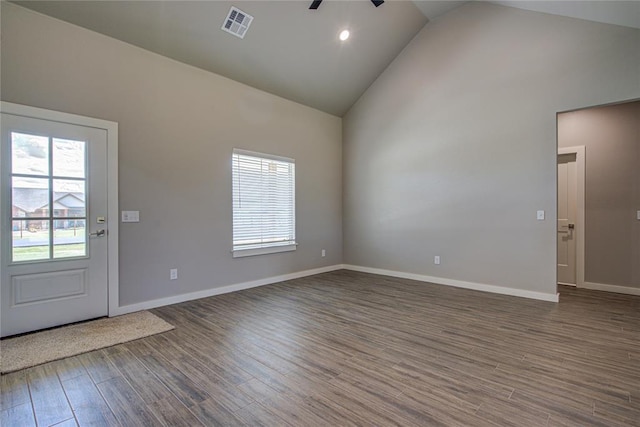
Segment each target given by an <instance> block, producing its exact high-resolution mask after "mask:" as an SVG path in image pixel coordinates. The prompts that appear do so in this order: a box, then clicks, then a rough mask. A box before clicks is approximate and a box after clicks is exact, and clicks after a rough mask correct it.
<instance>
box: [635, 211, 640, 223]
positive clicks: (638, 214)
mask: <svg viewBox="0 0 640 427" xmlns="http://www.w3.org/2000/svg"><path fill="white" fill-rule="evenodd" d="M636 219H637V220H638V221H640V211H638V212H636Z"/></svg>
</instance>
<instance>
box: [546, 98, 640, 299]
mask: <svg viewBox="0 0 640 427" xmlns="http://www.w3.org/2000/svg"><path fill="white" fill-rule="evenodd" d="M557 126H558V180H557V184H558V212H557V214H558V216H557V218H558V228H557V245H558V247H557V250H558V252H557V253H558V270H557V271H558V284H561V285H573V286H578V287H585V288H590V289H597V290H604V291H610V292H619V293H627V294H634V295H640V101H638V100H634V101H629V102H624V103H619V104H615V105H607V106H600V107H591V108H585V109H581V110H575V111H569V112H564V113H559V114H558V116H557Z"/></svg>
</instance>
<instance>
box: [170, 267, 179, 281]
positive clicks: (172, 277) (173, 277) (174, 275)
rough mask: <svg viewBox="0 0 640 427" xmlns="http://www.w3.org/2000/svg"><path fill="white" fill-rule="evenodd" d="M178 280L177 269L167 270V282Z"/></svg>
mask: <svg viewBox="0 0 640 427" xmlns="http://www.w3.org/2000/svg"><path fill="white" fill-rule="evenodd" d="M177 279H178V269H177V268H172V269H171V270H169V280H177Z"/></svg>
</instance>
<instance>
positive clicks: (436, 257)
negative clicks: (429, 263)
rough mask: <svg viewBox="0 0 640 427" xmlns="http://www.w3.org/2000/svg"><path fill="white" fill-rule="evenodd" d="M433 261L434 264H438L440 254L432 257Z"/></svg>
mask: <svg viewBox="0 0 640 427" xmlns="http://www.w3.org/2000/svg"><path fill="white" fill-rule="evenodd" d="M433 263H434V264H435V265H440V255H436V256H434V257H433Z"/></svg>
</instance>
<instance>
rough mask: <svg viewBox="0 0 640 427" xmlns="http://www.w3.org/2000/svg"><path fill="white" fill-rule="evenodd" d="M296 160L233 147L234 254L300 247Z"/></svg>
mask: <svg viewBox="0 0 640 427" xmlns="http://www.w3.org/2000/svg"><path fill="white" fill-rule="evenodd" d="M295 166H296V165H295V161H294V160H293V159H289V158H286V157H279V156H272V155H269V154H261V153H254V152H251V151H244V150H238V149H234V150H233V159H232V175H233V256H234V257H243V256H251V255H260V254H267V253H274V252H285V251H293V250H295V249H296V219H295V216H296V215H295V210H296V208H295Z"/></svg>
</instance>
